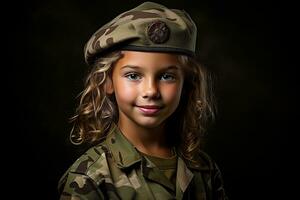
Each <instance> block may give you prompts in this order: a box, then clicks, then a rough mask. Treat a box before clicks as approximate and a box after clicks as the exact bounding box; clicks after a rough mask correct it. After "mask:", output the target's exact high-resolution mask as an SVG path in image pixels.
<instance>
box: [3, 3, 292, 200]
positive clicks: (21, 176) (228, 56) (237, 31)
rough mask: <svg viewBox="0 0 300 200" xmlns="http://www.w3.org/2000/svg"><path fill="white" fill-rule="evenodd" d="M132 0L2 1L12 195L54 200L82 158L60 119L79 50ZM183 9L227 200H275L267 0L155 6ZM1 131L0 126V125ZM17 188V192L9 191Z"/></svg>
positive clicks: (76, 75) (278, 159) (79, 76)
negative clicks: (205, 85)
mask: <svg viewBox="0 0 300 200" xmlns="http://www.w3.org/2000/svg"><path fill="white" fill-rule="evenodd" d="M141 2H142V1H137V0H135V1H133V0H132V1H121V0H120V1H117V0H108V1H100V0H90V1H72V0H65V1H59V0H53V1H50V0H48V1H33V0H31V1H26V3H25V2H22V3H17V2H8V3H9V7H8V8H7V10H6V11H7V12H5V13H6V14H3V13H2V15H3V16H2V20H3V21H4V23H3V26H5V27H6V28H5V29H4V31H2V32H5V37H3V40H4V42H5V43H6V44H8V46H7V48H6V51H5V54H4V56H5V59H4V61H7V63H8V64H5V66H6V67H5V68H6V69H7V70H8V72H7V73H3V75H2V76H3V78H2V81H4V82H5V83H4V84H3V85H4V89H8V90H9V91H12V94H11V95H4V96H3V99H5V100H8V102H7V104H4V108H5V109H8V110H9V111H8V112H6V114H5V118H6V119H7V125H8V126H9V130H10V131H8V133H9V134H8V135H10V136H12V137H10V138H9V141H8V142H7V143H6V141H5V142H4V143H6V144H4V145H7V147H5V152H6V154H7V155H8V157H9V161H8V162H10V161H13V162H10V163H13V164H9V165H8V166H9V167H11V168H10V169H9V172H11V173H10V174H13V175H15V176H12V177H13V178H11V182H8V183H7V185H8V188H11V189H13V191H18V192H12V193H10V194H11V195H12V196H16V197H18V196H19V197H20V196H26V197H29V199H30V198H37V199H58V196H57V193H56V186H57V182H58V180H59V178H60V176H61V175H62V174H63V172H64V171H65V170H66V169H67V168H68V167H69V166H70V165H71V164H72V163H73V162H74V161H75V159H76V158H77V157H78V156H79V155H80V153H81V152H82V150H80V149H79V148H77V147H75V146H72V145H71V144H70V142H69V141H68V136H69V132H70V129H71V125H70V124H69V123H68V118H69V117H70V116H71V115H72V114H73V112H74V110H75V106H76V103H77V100H76V96H77V94H78V93H79V92H80V91H81V90H82V89H83V80H84V77H85V75H86V73H87V66H86V65H85V64H84V60H83V46H84V44H85V42H86V41H87V40H88V39H89V37H90V36H91V34H92V33H94V32H95V31H96V30H97V29H98V28H99V27H100V26H101V25H103V24H104V23H106V22H108V21H109V20H111V19H112V18H113V17H115V16H117V15H118V14H120V13H121V12H124V11H126V10H128V9H131V8H133V7H135V6H137V5H138V4H139V3H141ZM156 2H158V3H162V4H164V5H166V6H167V7H170V8H179V9H184V10H186V11H187V12H188V13H189V14H190V15H191V17H192V18H193V19H194V21H195V22H196V24H197V26H198V31H199V34H198V41H197V42H198V44H197V45H198V53H199V55H200V58H201V60H202V61H203V62H204V63H205V64H206V66H207V67H208V68H209V69H210V70H211V71H212V72H213V73H214V74H215V76H216V97H217V102H218V108H219V112H218V116H217V120H216V123H215V124H214V126H213V127H212V128H211V129H210V133H209V136H208V140H207V145H206V151H207V152H208V153H209V154H210V155H211V156H212V157H213V158H214V159H215V160H216V161H217V163H218V164H219V166H220V168H221V170H222V172H223V177H224V181H225V188H226V190H227V194H228V196H229V197H230V199H271V198H273V197H274V198H275V197H277V198H278V197H280V195H281V194H282V192H283V189H282V188H283V186H284V183H282V182H281V178H282V176H283V175H284V174H285V173H284V172H283V171H282V169H283V168H282V165H283V160H282V158H283V148H284V146H285V145H287V144H288V141H287V139H285V138H286V137H285V134H286V132H289V130H288V129H289V128H287V127H284V126H283V124H284V123H285V122H287V116H288V115H289V110H288V108H287V106H286V105H288V104H289V102H290V99H291V96H290V93H289V92H290V90H291V89H289V88H287V87H286V85H285V84H284V82H285V81H284V80H286V79H288V78H287V73H286V71H285V70H283V68H282V63H281V52H280V43H281V39H280V35H281V33H280V31H281V30H280V26H281V25H280V24H281V11H280V7H279V5H277V4H275V3H274V2H271V1H237V0H236V1H234V0H210V1H209V0H206V1H179V0H177V1H175V0H173V1H166V0H164V1H156ZM4 122H5V123H6V121H4ZM15 188H17V190H15Z"/></svg>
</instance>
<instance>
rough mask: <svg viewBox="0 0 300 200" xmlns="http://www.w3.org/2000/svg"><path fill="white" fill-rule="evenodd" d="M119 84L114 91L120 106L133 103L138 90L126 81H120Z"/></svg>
mask: <svg viewBox="0 0 300 200" xmlns="http://www.w3.org/2000/svg"><path fill="white" fill-rule="evenodd" d="M117 83H118V84H116V85H115V88H114V90H115V95H116V98H117V101H118V104H120V103H122V102H131V101H133V100H134V99H135V97H136V89H135V88H134V87H133V86H132V84H130V83H128V82H126V81H118V82H117Z"/></svg>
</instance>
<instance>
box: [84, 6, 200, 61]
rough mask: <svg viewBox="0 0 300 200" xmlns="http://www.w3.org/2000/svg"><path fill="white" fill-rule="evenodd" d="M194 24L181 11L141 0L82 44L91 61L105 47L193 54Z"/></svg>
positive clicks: (85, 54)
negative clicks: (141, 1)
mask: <svg viewBox="0 0 300 200" xmlns="http://www.w3.org/2000/svg"><path fill="white" fill-rule="evenodd" d="M196 36H197V27H196V25H195V23H194V22H193V20H192V19H191V17H190V16H189V14H188V13H186V12H185V11H184V10H178V9H168V8H167V7H165V6H163V5H160V4H157V3H153V2H145V3H142V4H141V5H139V6H137V7H135V8H133V9H131V10H128V11H126V12H124V13H121V14H120V15H118V16H117V17H116V18H114V19H113V20H112V21H110V22H108V23H107V24H105V25H103V26H102V27H101V28H99V29H98V30H97V31H96V32H95V33H94V34H93V35H92V36H91V38H90V39H89V40H88V42H87V43H86V44H85V47H84V58H85V62H86V63H87V64H92V63H93V62H94V60H95V58H96V57H98V56H101V54H102V53H104V52H105V51H107V50H112V49H120V50H136V51H154V52H175V53H182V54H187V55H194V53H195V47H196Z"/></svg>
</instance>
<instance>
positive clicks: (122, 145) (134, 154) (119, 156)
mask: <svg viewBox="0 0 300 200" xmlns="http://www.w3.org/2000/svg"><path fill="white" fill-rule="evenodd" d="M105 142H106V144H107V146H108V147H109V149H110V152H111V153H112V155H113V158H114V160H115V161H116V163H117V165H118V167H119V168H128V167H131V166H132V165H134V164H136V163H138V162H140V161H141V160H142V156H141V155H140V154H139V152H138V150H137V149H136V148H135V147H134V146H133V145H132V144H131V143H130V142H129V141H128V139H127V138H126V137H125V136H124V135H123V133H122V132H121V131H120V129H119V128H118V126H117V125H116V124H112V128H111V130H110V132H109V134H108V135H107V137H106V140H105ZM178 158H180V159H181V160H182V162H183V163H184V164H185V165H186V166H187V168H189V169H192V170H197V171H207V170H210V169H211V165H212V163H211V162H210V158H209V156H208V155H207V154H205V153H204V152H202V151H201V152H200V154H199V156H198V157H197V158H196V160H197V164H196V163H193V162H191V161H188V160H185V159H184V158H183V156H182V155H180V154H178Z"/></svg>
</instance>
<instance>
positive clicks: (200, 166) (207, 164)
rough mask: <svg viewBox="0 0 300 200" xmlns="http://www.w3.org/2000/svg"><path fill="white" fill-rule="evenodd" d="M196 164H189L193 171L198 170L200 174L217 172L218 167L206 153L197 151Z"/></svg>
mask: <svg viewBox="0 0 300 200" xmlns="http://www.w3.org/2000/svg"><path fill="white" fill-rule="evenodd" d="M195 160H196V163H195V164H193V163H189V164H190V166H191V167H192V168H194V169H197V170H200V171H202V172H205V171H207V172H210V173H211V172H213V171H216V170H218V166H217V163H216V161H215V160H214V159H213V158H212V156H210V155H209V154H208V153H206V152H205V151H203V150H199V152H198V154H197V156H196V158H195Z"/></svg>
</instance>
